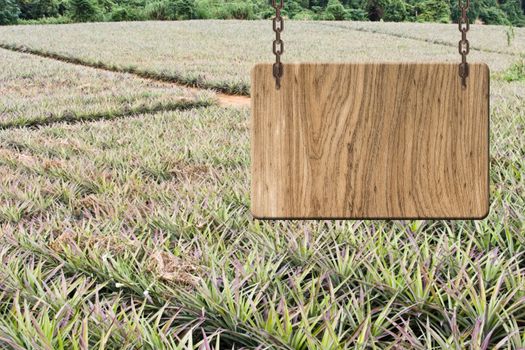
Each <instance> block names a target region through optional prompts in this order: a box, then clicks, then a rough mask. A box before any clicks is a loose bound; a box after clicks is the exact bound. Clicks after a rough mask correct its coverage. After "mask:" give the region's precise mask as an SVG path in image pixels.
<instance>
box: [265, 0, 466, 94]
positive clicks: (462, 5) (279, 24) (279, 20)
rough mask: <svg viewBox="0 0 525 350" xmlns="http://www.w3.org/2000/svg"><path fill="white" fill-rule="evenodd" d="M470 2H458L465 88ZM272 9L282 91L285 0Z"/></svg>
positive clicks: (275, 2)
mask: <svg viewBox="0 0 525 350" xmlns="http://www.w3.org/2000/svg"><path fill="white" fill-rule="evenodd" d="M470 1H471V0H458V2H459V10H460V11H461V14H460V16H459V19H458V26H459V31H460V32H461V40H460V41H459V45H458V49H459V54H460V55H461V63H460V65H459V76H460V77H461V81H462V85H463V87H466V86H467V78H468V76H469V65H468V62H467V55H468V54H469V53H470V42H469V41H468V39H467V32H468V31H469V30H470V22H469V19H468V10H469V8H470ZM272 7H273V8H274V9H275V17H274V18H273V31H274V32H275V40H274V41H273V53H274V54H275V63H274V65H273V76H274V78H275V86H276V88H277V89H280V88H281V78H282V77H283V73H284V72H283V71H284V69H283V64H282V62H281V55H282V54H283V53H284V42H283V40H282V39H281V33H282V32H283V30H284V19H283V17H282V15H281V10H282V9H283V7H284V0H272Z"/></svg>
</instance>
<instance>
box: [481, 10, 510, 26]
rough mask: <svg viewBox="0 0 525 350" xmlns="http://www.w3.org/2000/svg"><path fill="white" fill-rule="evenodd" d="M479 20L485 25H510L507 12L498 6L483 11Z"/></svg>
mask: <svg viewBox="0 0 525 350" xmlns="http://www.w3.org/2000/svg"><path fill="white" fill-rule="evenodd" d="M479 19H481V20H482V21H483V23H485V24H500V25H508V24H510V22H509V20H508V19H507V15H506V14H505V12H503V10H502V9H501V8H499V7H496V6H493V7H487V8H483V9H481V11H480V13H479Z"/></svg>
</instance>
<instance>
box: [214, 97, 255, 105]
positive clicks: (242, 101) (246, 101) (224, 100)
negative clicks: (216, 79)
mask: <svg viewBox="0 0 525 350" xmlns="http://www.w3.org/2000/svg"><path fill="white" fill-rule="evenodd" d="M217 99H218V101H219V105H220V106H221V107H234V108H244V107H250V103H251V99H250V98H249V97H248V96H234V95H226V94H217Z"/></svg>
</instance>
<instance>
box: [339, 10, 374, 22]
mask: <svg viewBox="0 0 525 350" xmlns="http://www.w3.org/2000/svg"><path fill="white" fill-rule="evenodd" d="M345 20H347V21H366V20H368V13H367V12H366V11H365V10H363V9H348V10H346V14H345Z"/></svg>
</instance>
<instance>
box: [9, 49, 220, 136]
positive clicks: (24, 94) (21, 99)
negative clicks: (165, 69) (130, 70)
mask: <svg viewBox="0 0 525 350" xmlns="http://www.w3.org/2000/svg"><path fill="white" fill-rule="evenodd" d="M0 60H1V61H2V70H1V72H0V80H1V81H2V84H1V85H0V129H8V128H13V127H32V126H42V125H49V124H52V123H57V122H69V123H72V122H80V121H92V120H98V119H111V118H122V117H127V116H133V115H136V114H140V113H154V112H159V111H163V110H175V109H187V108H192V107H199V106H207V105H210V104H212V103H214V101H215V97H214V94H213V93H212V92H209V91H208V92H206V91H204V92H203V91H189V90H188V89H186V88H179V87H174V86H173V85H172V84H169V83H162V82H155V81H151V80H147V79H141V78H137V77H135V76H133V75H130V74H120V73H112V72H106V71H101V70H96V69H92V68H86V67H80V66H75V65H70V64H64V63H62V62H57V61H54V60H50V59H46V58H41V57H36V56H34V55H30V54H24V53H18V52H12V51H8V50H1V49H0Z"/></svg>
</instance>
